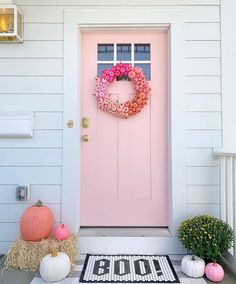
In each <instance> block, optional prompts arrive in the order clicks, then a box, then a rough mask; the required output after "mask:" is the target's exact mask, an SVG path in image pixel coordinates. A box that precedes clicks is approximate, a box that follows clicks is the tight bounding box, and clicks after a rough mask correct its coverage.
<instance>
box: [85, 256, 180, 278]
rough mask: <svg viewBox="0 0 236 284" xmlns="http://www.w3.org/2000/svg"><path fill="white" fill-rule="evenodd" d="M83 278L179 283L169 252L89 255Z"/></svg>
mask: <svg viewBox="0 0 236 284" xmlns="http://www.w3.org/2000/svg"><path fill="white" fill-rule="evenodd" d="M80 282H89V283H100V282H102V283H143V282H145V283H180V282H179V279H178V276H177V274H176V272H175V270H174V268H173V265H172V264H171V261H170V259H169V257H168V256H167V255H163V256H158V255H89V254H88V255H87V257H86V259H85V264H84V267H83V271H82V273H81V276H80Z"/></svg>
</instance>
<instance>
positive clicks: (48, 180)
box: [0, 166, 61, 184]
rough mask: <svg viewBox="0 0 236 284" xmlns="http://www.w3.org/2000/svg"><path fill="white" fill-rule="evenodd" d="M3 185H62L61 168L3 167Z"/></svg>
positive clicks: (0, 175) (0, 174)
mask: <svg viewBox="0 0 236 284" xmlns="http://www.w3.org/2000/svg"><path fill="white" fill-rule="evenodd" d="M0 181H1V184H12V183H14V184H18V183H23V184H24V183H28V184H60V183H61V167H48V166H44V167H15V166H11V167H1V168H0Z"/></svg>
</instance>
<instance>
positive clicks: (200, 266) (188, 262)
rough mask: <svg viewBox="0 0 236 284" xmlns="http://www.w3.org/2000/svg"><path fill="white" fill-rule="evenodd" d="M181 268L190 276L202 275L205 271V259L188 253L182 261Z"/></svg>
mask: <svg viewBox="0 0 236 284" xmlns="http://www.w3.org/2000/svg"><path fill="white" fill-rule="evenodd" d="M181 269H182V271H183V273H184V274H186V275H187V276H189V277H193V278H198V277H202V276H203V275H204V271H205V261H204V260H203V259H201V258H200V257H197V256H195V255H186V256H184V257H183V259H182V261H181Z"/></svg>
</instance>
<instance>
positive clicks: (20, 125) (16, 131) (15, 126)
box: [0, 112, 34, 138]
mask: <svg viewBox="0 0 236 284" xmlns="http://www.w3.org/2000/svg"><path fill="white" fill-rule="evenodd" d="M33 124H34V113H33V112H31V113H0V137H4V138H7V137H9V138H24V137H26V138H27V137H28V138H30V137H33Z"/></svg>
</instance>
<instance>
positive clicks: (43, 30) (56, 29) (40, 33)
mask: <svg viewBox="0 0 236 284" xmlns="http://www.w3.org/2000/svg"><path fill="white" fill-rule="evenodd" d="M24 40H27V41H28V40H49V41H52V40H61V41H62V40H63V24H62V23H61V24H48V23H25V25H24Z"/></svg>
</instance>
